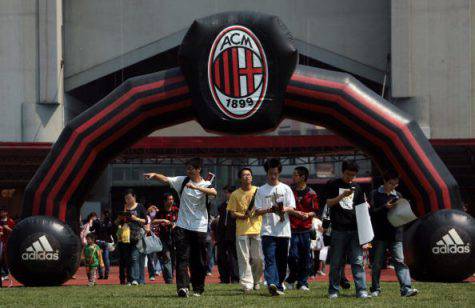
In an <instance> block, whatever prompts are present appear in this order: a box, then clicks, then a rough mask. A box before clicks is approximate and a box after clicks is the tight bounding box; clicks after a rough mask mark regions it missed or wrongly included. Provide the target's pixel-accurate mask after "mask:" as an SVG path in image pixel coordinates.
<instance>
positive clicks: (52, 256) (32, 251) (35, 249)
mask: <svg viewBox="0 0 475 308" xmlns="http://www.w3.org/2000/svg"><path fill="white" fill-rule="evenodd" d="M21 258H22V259H23V260H25V261H26V260H39V261H56V260H58V259H59V252H58V250H56V251H55V250H53V248H52V247H51V244H50V242H49V241H48V238H47V237H46V235H42V236H40V237H39V238H38V240H37V241H35V242H33V244H31V246H29V247H27V248H26V250H25V252H24V253H23V254H22V255H21Z"/></svg>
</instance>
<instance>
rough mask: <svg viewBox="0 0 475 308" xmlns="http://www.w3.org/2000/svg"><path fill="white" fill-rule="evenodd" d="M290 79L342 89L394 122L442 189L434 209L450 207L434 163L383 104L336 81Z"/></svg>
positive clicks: (303, 78)
mask: <svg viewBox="0 0 475 308" xmlns="http://www.w3.org/2000/svg"><path fill="white" fill-rule="evenodd" d="M292 80H296V81H299V80H300V81H303V82H308V83H310V84H316V85H320V86H324V87H329V88H334V89H340V90H343V91H344V92H345V93H346V94H348V95H349V96H352V97H353V98H355V99H356V100H357V101H359V102H361V103H362V104H363V105H365V106H366V107H367V108H369V109H371V110H373V111H374V112H376V113H377V114H378V115H379V116H381V117H382V118H384V119H386V120H388V121H389V122H393V123H395V125H396V126H398V127H399V129H401V131H402V132H403V134H404V135H405V137H406V138H407V140H408V141H409V143H410V144H411V146H412V147H413V149H414V150H415V151H416V153H417V154H418V156H419V157H420V158H421V160H422V162H423V164H424V166H426V167H427V169H428V170H429V171H430V173H431V174H432V176H434V179H435V181H436V182H437V184H438V185H439V188H440V189H441V190H442V200H443V202H444V206H443V207H440V206H439V205H438V204H439V202H438V199H437V197H436V198H435V199H436V200H435V207H436V209H435V210H437V209H440V208H451V207H452V202H451V200H450V193H449V189H448V187H447V184H446V183H445V181H444V180H443V179H442V178H441V177H440V174H439V173H438V172H437V170H436V169H435V167H434V165H433V164H432V162H431V161H430V159H429V158H428V157H427V155H426V153H425V152H424V150H423V149H422V148H421V146H420V145H419V143H418V142H417V140H416V139H415V137H414V135H412V133H411V132H410V130H409V128H408V127H407V126H405V125H404V124H403V123H401V121H400V119H399V118H397V117H390V113H387V112H386V111H385V110H384V109H385V108H384V107H383V106H381V105H380V104H377V103H372V102H371V101H370V100H368V99H367V98H366V97H364V96H363V95H362V94H361V93H358V91H356V90H355V89H353V88H352V87H348V86H346V85H344V84H341V83H337V82H332V81H328V80H322V79H316V78H313V77H308V76H304V75H297V74H295V75H293V76H292ZM397 140H399V138H397ZM404 148H406V147H405V146H404ZM409 159H411V160H413V159H412V156H409ZM414 165H415V167H416V168H417V169H419V165H418V164H417V163H415V162H414ZM424 178H426V177H425V176H424ZM431 190H432V185H429V188H428V189H427V192H428V193H429V195H432V194H434V193H435V192H431ZM431 207H432V208H434V207H433V204H431ZM435 210H434V211H435Z"/></svg>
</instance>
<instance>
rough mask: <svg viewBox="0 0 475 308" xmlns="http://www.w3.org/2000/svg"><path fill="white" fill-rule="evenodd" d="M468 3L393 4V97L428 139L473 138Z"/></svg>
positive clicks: (413, 0) (404, 0)
mask: <svg viewBox="0 0 475 308" xmlns="http://www.w3.org/2000/svg"><path fill="white" fill-rule="evenodd" d="M470 2H471V0H452V1H446V0H398V1H392V8H391V11H392V29H391V35H392V95H393V96H394V97H396V101H400V102H401V103H399V104H398V103H397V104H398V105H399V106H400V107H401V108H403V109H404V110H406V111H407V112H409V113H411V114H413V115H414V116H415V117H416V119H418V121H419V123H420V124H421V126H423V127H425V128H426V129H425V132H426V134H427V135H428V136H430V137H431V138H469V137H472V138H473V137H474V136H475V134H473V130H472V128H471V126H472V122H473V119H474V117H473V113H472V108H471V106H472V105H473V103H472V100H473V95H472V94H471V91H472V90H471V89H472V81H471V67H472V66H471V65H473V61H472V60H471V57H472V53H471V42H473V39H471V37H470V33H471V32H470V21H471V15H470ZM472 16H473V15H472ZM471 63H472V64H471ZM407 97H412V98H411V99H406V98H407Z"/></svg>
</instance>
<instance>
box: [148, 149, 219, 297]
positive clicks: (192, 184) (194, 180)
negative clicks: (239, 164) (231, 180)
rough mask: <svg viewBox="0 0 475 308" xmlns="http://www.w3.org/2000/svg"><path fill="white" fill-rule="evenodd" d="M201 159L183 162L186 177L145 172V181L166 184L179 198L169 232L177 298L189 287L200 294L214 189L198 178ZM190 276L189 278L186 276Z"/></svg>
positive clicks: (184, 295)
mask: <svg viewBox="0 0 475 308" xmlns="http://www.w3.org/2000/svg"><path fill="white" fill-rule="evenodd" d="M201 165H202V162H201V159H199V158H192V159H190V160H189V161H188V162H187V163H186V176H177V177H167V176H165V175H163V174H158V173H146V174H144V176H145V179H155V180H157V181H159V182H162V183H167V184H169V185H170V186H171V187H172V188H173V189H175V190H176V191H177V193H178V195H179V197H180V207H179V211H178V220H177V222H176V227H175V228H174V231H173V239H174V242H175V247H176V285H177V295H178V296H179V297H188V294H189V284H190V280H191V284H192V287H193V291H194V295H195V296H200V295H201V294H202V293H203V292H204V286H205V278H206V269H207V268H206V267H207V251H206V234H207V231H208V210H207V207H206V201H207V200H206V199H207V196H210V197H215V196H216V195H217V192H216V189H215V188H213V187H211V182H210V181H206V180H204V179H203V178H202V177H201ZM188 269H189V271H190V273H191V279H190V276H189V274H188Z"/></svg>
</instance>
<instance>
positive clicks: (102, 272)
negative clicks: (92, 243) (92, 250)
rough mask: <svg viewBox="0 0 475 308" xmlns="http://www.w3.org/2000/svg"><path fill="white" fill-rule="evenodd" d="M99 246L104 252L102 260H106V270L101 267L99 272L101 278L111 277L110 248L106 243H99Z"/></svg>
mask: <svg viewBox="0 0 475 308" xmlns="http://www.w3.org/2000/svg"><path fill="white" fill-rule="evenodd" d="M97 245H99V247H100V248H101V250H102V259H103V260H104V268H102V267H100V266H99V268H98V270H99V277H102V278H104V277H109V269H110V264H111V263H110V259H109V246H107V242H105V241H97Z"/></svg>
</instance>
